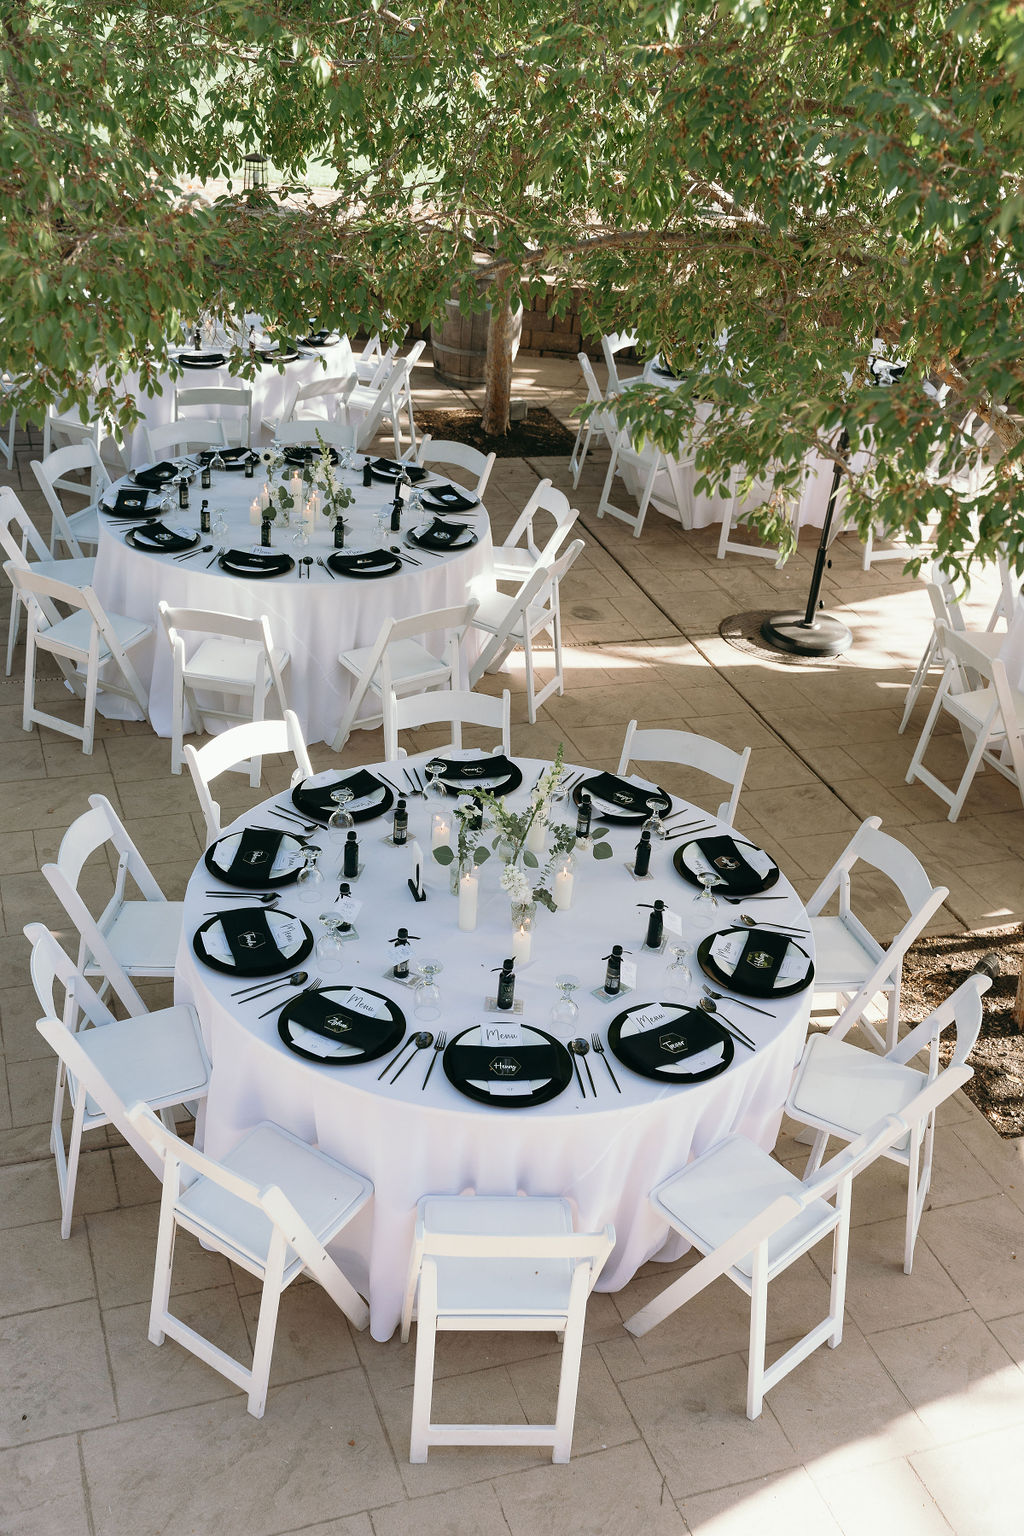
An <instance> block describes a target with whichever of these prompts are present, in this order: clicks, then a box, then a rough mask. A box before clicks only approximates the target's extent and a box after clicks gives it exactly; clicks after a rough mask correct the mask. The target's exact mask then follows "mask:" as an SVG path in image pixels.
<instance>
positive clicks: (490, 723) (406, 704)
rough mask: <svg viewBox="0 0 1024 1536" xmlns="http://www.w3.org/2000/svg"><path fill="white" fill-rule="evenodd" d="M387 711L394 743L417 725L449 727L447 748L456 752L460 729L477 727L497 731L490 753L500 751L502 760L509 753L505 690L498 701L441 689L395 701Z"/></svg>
mask: <svg viewBox="0 0 1024 1536" xmlns="http://www.w3.org/2000/svg"><path fill="white" fill-rule="evenodd" d="M391 708H392V720H393V724H394V730H395V734H396V739H397V735H398V733H399V732H401V731H414V730H417V729H418V728H419V727H420V726H421V725H451V727H452V739H451V746H452V747H454V748H456V749H457V750H458V749H461V747H462V727H463V726H464V725H481V726H484V727H485V728H486V729H489V730H495V731H500V733H501V740H500V742H499V744H498V746H497V747H495V748H494V751H499V750H500V751H502V752H504V754H505V755H506V757H507V756H508V755H509V753H510V752H511V751H512V738H511V731H510V720H511V696H510V694H509V691H508V689H507V688H506V689H504V690H503V691H502V694H501V697H500V698H495V697H494V696H493V695H491V694H487V693H472V692H470V690H469V689H466V688H441V689H438V690H437V691H435V692H432V693H416V694H410V695H408V696H407V697H406V698H399V699H396V700H395V701H394V703H393V704H392V706H391Z"/></svg>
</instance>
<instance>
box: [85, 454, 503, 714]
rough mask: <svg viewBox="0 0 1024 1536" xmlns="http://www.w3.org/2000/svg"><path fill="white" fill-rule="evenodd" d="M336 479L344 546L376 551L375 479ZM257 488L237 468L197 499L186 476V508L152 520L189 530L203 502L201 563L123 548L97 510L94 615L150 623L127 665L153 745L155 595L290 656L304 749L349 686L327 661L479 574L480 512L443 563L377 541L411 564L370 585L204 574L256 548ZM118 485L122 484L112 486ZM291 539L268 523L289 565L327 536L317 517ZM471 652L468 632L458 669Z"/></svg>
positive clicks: (159, 662)
mask: <svg viewBox="0 0 1024 1536" xmlns="http://www.w3.org/2000/svg"><path fill="white" fill-rule="evenodd" d="M359 463H360V464H361V463H362V461H361V460H360V461H359ZM337 474H338V478H339V479H340V481H341V482H342V483H343V484H345V485H348V486H350V487H351V488H352V490H353V491H354V493H355V498H356V499H355V503H354V505H353V506H351V507H349V509H348V511H347V512H346V514H345V516H346V521H347V522H348V523H349V525H350V532H349V533H348V534H346V544H348V545H352V546H355V545H358V544H367V545H373V546H374V547H376V546H377V544H378V543H379V542H380V541H379V540H378V539H377V538H376V537H375V536H374V535H373V529H374V525H375V521H376V514H377V513H378V512H379V511H380V510H381V508H383V507H385V506H387V507H388V509H389V511H390V504H391V495H392V493H391V488H390V487H389V486H387V485H385V484H383V483H382V482H380V481H376V480H375V481H374V482H373V485H372V486H371V487H370V488H369V489H366V488H364V487H363V484H362V475H361V470H360V469H359V468H358V467H357V468H355V469H352V470H349V471H347V472H345V473H342V472H341V471H340V470H339V471H337ZM265 481H266V476H265V474H264V472H263V469H262V467H261V468H260V469H258V470H257V472H256V475H255V477H254V478H253V479H252V480H247V479H246V478H245V476H244V475H243V474H242V473H241V471H238V470H233V471H232V470H225V471H218V472H215V473H214V475H213V477H212V484H211V486H210V489H209V490H207V491H204V490H202V489H201V488H200V484H199V477H198V475H197V476H196V479H195V481H194V482H193V484H192V486H191V488H190V492H191V505H190V507H189V509H188V511H180V510H179V509H178V507H177V505H176V499H175V505H174V506H173V508H172V510H171V511H170V512H169V513H168V514H166V515H163V514H161V516H162V520H163V521H164V522H165V523H166V524H167V525H168V527H172V528H176V527H183V528H186V527H187V528H198V526H199V509H200V502H201V501H202V500H203V499H206V500H208V501H209V503H210V510H211V513H213V514H215V513H216V509H217V508H218V507H220V508H222V509H223V510H224V513H225V516H226V520H227V525H228V531H227V532H226V533H225V534H222V535H220V536H216V537H215V536H214V535H213V534H209V535H206V536H205V537H204V539H203V543H204V544H209V543H211V542H212V543H213V546H214V548H213V550H211V552H210V554H208V555H207V554H199V555H195V556H193V557H192V558H190V559H188V560H183V561H181V562H177V561H175V560H174V559H173V558H172V557H171V556H170V555H163V554H149V553H146V552H143V551H141V550H137V549H132V548H131V547H130V546H129V545H127V544H126V543H125V541H124V540H125V533H126V532H127V530H128V528H129V527H130V526H132V525H128V524H122V523H120V522H117V521H115V520H113V519H111V518H108V517H105V516H104V515H103V513H102V512H101V513H100V544H99V550H98V554H97V560H96V575H95V579H94V582H93V585H94V587H95V589H96V593H97V596H98V597H99V599H100V602H101V603H102V604H103V606H104V607H105V608H107V609H109V610H111V611H112V612H114V613H123V614H126V615H127V616H128V617H129V618H132V619H138V620H141V621H142V622H144V623H147V624H152V625H153V626H154V633H153V634H152V635H150V636H149V637H148V638H147V639H146V640H144V641H143V642H141V644H140V645H138V646H137V647H136V648H135V649H134V650H133V652H132V657H131V659H132V662H133V664H134V666H135V668H136V671H137V672H138V674H139V676H140V678H141V679H142V682H143V685H144V686H145V687H146V688H147V689H148V693H149V715H150V720H151V721H152V724H153V729H154V730H155V731H156V732H157V734H158V735H160V736H169V735H170V734H171V680H172V670H171V651H170V646H169V645H168V644H167V639H166V636H165V635H164V632H163V627H162V625H161V623H160V616H159V614H158V612H157V604H158V603H159V601H160V599H161V598H163V599H165V600H166V601H167V602H168V603H170V604H171V606H172V607H175V608H203V609H209V610H212V611H214V612H227V613H238V614H245V615H251V616H254V617H255V616H258V615H259V614H262V613H265V614H266V615H267V617H268V618H269V619H270V628H271V632H272V634H273V636H274V643H275V645H278V646H281V647H283V648H284V649H285V650H287V651H288V652H289V654H290V657H291V660H290V664H289V666H288V670H287V671H286V673H285V677H284V684H285V693H286V695H287V697H288V702H289V705H290V707H291V708H292V709H294V711H295V713H296V714H297V715H298V717H299V721H300V723H301V725H302V729H303V732H304V734H305V737H306V740H307V741H308V742H316V741H325V742H331V741H333V739H334V734H335V732H336V730H337V728H338V724H339V721H340V720H341V717H342V714H343V713H344V711H345V706H346V705H347V703H348V699H349V694H350V683H351V676H350V674H349V673H348V672H346V671H345V670H344V669H343V668H342V667H341V666H339V664H338V654H339V652H341V651H348V650H351V649H353V648H354V647H356V646H363V645H372V643H373V641H374V640H376V638H377V635H378V633H379V631H380V628H381V625H382V624H383V623H384V621H385V619H387V618H391V617H396V618H403V617H405V616H407V615H409V614H414V613H426V612H428V611H429V610H431V609H434V608H446V607H450V606H454V605H456V604H458V603H464V602H466V601H467V599H468V595H469V586H470V583H471V582H472V581H473V580H474V578H476V577H478V576H481V575H482V574H484V573H485V572H487V571H488V570H489V569H490V568H491V564H492V546H491V534H490V524H489V521H488V518H487V513H486V510H485V508H484V507H483V506H480V507H478V508H477V509H476V511H475V515H473V516H467V518H466V519H465V521H466V522H468V523H469V525H470V526H471V527H472V528H473V529H474V530H475V532H476V534H477V542H476V543H475V544H474V545H472V546H471V547H469V548H468V549H463V550H455V551H453V552H452V553H450V554H445V555H440V556H438V555H433V554H428V553H426V552H424V551H420V550H417V549H414V548H408V549H406V548H405V534H404V533H402V534H392V533H390V532H389V533H388V534H387V535H386V540H385V542H386V543H387V544H399V545H400V546H401V547H402V548H403V552H404V553H405V554H407V555H411V556H413V557H414V558H415V559H417V560H419V561H421V562H422V564H421V565H419V566H416V565H409V564H403V566H402V569H401V570H400V571H399V572H397V573H396V574H395V575H393V576H387V577H380V578H376V579H373V580H365V579H364V580H359V579H356V578H353V577H344V576H338V577H337V578H336V579H335V580H332V579H331V577H330V576H329V575H328V574H327V572H326V571H325V570H324V569H323V568H322V567H321V566H318V565H316V564H315V563H314V564H313V565H312V566H310V567H308V568H307V569H308V570H309V579H308V580H307V579H306V577H305V576H302V577H301V578H300V577H299V574H298V569H297V568H296V569H295V570H293V571H291V572H289V573H288V574H287V575H284V576H275V577H271V578H261V579H258V580H253V579H246V578H245V577H240V576H233V575H229V574H228V573H227V572H226V571H224V570H222V569H221V567H220V566H219V565H218V564H217V563H216V560H214V563H213V564H212V565H208V562H209V561H210V560H211V559H212V558H213V555H214V552H215V551H216V550H218V549H220V548H221V547H222V546H223V547H225V548H227V549H243V550H244V549H250V548H254V547H256V546H258V545H259V541H260V529H259V524H258V523H255V524H254V523H252V522H250V511H249V509H250V506H251V503H252V501H253V498H254V497H257V496H259V494H260V491H261V490H262V488H263V485H264V484H265ZM122 483H125V482H118V484H122ZM432 483H443V477H442V476H434V477H431V479H430V480H429V481H427V482H425V487H426V488H429V485H430V484H432ZM115 490H116V487H115ZM172 490H173V487H172ZM430 515H431V514H429V513H427V512H424V513H423V514H422V517H423V520H425V521H429V518H430ZM455 520H456V521H462V519H455ZM413 522H414V518H413V517H412V516H411V515H410V513H409V512H406V513H405V515H404V518H403V525H404V527H406V528H408V527H409V526H411V525H412V524H413ZM292 532H293V530H289V529H284V528H282V527H281V526H280V525H279V523H275V526H274V532H273V535H272V537H273V548H274V549H275V550H276V551H282V552H284V553H287V554H290V555H293V556H296V557H297V556H302V555H310V556H312V558H313V560H314V562H315V560H316V558H317V557H318V556H319V557H321V558H323V559H326V557H327V556H328V555H329V554H330V553H331V552H332V551H333V548H334V544H333V535H332V533H331V531H330V529H328V527H327V526H326V524H325V523H324V521H323V519H322V518H318V519H317V527H316V528H315V530H314V532H313V535H312V537H311V538H310V540H309V543H308V545H306V546H305V547H302V548H299V547H297V546H295V545H294V544H293V543H292ZM478 643H479V642H478V641H477V639H476V635H475V631H472V630H471V631H470V632H469V634H468V635H467V637H466V656H467V659H468V660H469V661H472V660H474V659H475V651H474V649H473V647H474V645H475V644H478ZM441 644H442V640H441V639H440V638H437V637H435V638H434V646H435V648H436V649H437V651H438V654H440V647H441ZM111 702H112V703H113V705H114V709H115V710H117V712H118V713H123V712H125V711H126V710H127V709H129V708H131V707H132V706H129V705H125V707H124V710H121V709H119V708H118V706H121V705H122V703H123V701H121V700H116V701H111ZM108 709H109V706H108ZM372 709H373V700H372V699H368V700H367V703H366V708H365V711H364V713H365V714H367V715H370V714H371V713H372ZM111 712H113V711H111Z"/></svg>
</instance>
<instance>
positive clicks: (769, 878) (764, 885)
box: [672, 832, 779, 897]
mask: <svg viewBox="0 0 1024 1536" xmlns="http://www.w3.org/2000/svg"><path fill="white" fill-rule="evenodd" d="M724 835H725V836H727V837H728V836H730V834H729V833H725V834H724ZM704 836H705V837H719V836H722V834H721V833H719V832H706V833H705V834H704ZM700 841H701V839H700V838H699V837H693V838H691V839H690V841H689V842H688V843H680V845H679V847H678V848H677V849H676V851H675V853H674V854H673V855H672V863H673V865H674V867H675V871H676V874H677V875H682V877H683V879H684V880H685V881H687V883H688V884H689V885H695V886H698V887H699V886H700V881H699V880H698V878H697V876H696V875H695V874H694V873H693V870H692V869H689V868H688V867H687V865H686V864H685V863H684V861H683V854H684V853H685V852H686V849H687V848H692V847H693V845H694V844H695V843H699V842H700ZM737 841H739V845H740V847H742V846H743V844H742V841H741V840H739V839H738V840H737ZM758 853H764V849H763V848H759V849H758ZM765 858H768V859H771V854H770V853H768V854H765ZM778 879H779V866H778V865H777V864H776V862H775V860H774V859H772V867H771V869H770V870H769V871H768V873H767V874H766V875H765V876H764V878H763V880H762V882H761V884H760V885H759V886H758V888H757V890H756V891H744V892H743V895H744V896H750V897H754V896H758V895H760V893H761V892H762V891H770V890H771V888H772V886H773V885H776V884H778ZM712 889H713V890H714V892H715V895H716V896H718V895H723V894H724V895H727V896H732V895H737V896H738V895H739V894H740V893H739V892H738V891H736V892H733V891H730V889H729V887H728V886H727V885H716V886H713V887H712Z"/></svg>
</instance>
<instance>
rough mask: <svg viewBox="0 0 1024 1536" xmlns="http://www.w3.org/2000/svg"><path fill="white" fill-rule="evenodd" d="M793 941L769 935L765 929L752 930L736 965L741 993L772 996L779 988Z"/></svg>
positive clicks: (735, 971) (737, 986)
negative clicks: (777, 985) (748, 992)
mask: <svg viewBox="0 0 1024 1536" xmlns="http://www.w3.org/2000/svg"><path fill="white" fill-rule="evenodd" d="M788 949H789V939H788V937H787V936H786V934H784V933H769V932H768V930H767V929H765V928H751V930H750V932H749V933H748V934H747V937H746V942H745V943H744V945H743V953H742V954H741V955H740V958H739V960H738V961H737V962H736V967H735V969H734V971H733V973H732V980H733V981H734V982H735V984H736V989H737V991H754V992H770V991H772V990H773V988H774V986H775V978H776V976H777V975H778V974H779V966H780V965H781V964H782V962H783V960H785V958H786V951H787V950H788Z"/></svg>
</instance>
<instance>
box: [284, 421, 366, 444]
mask: <svg viewBox="0 0 1024 1536" xmlns="http://www.w3.org/2000/svg"><path fill="white" fill-rule="evenodd" d="M274 436H275V437H276V438H277V441H278V442H279V443H280V444H281V446H282V448H290V447H292V446H293V445H294V446H299V447H306V446H308V445H309V444H310V443H315V442H316V440H317V438H318V437H322V438H323V440H324V442H325V443H329V444H330V445H331V447H332V448H354V447H355V445H356V434H355V428H354V427H353V426H351V424H350V423H349V422H346V421H327V420H326V419H324V418H322V417H319V416H302V417H293V418H292V420H291V421H285V422H282V423H281V424H280V426H278V427H276V428H275V431H274Z"/></svg>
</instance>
